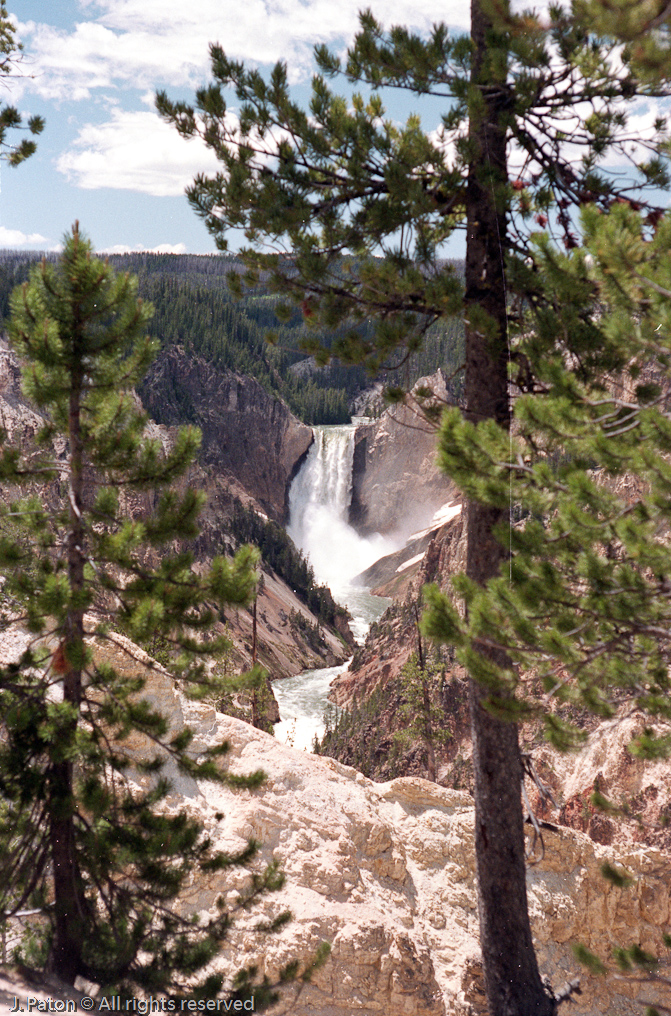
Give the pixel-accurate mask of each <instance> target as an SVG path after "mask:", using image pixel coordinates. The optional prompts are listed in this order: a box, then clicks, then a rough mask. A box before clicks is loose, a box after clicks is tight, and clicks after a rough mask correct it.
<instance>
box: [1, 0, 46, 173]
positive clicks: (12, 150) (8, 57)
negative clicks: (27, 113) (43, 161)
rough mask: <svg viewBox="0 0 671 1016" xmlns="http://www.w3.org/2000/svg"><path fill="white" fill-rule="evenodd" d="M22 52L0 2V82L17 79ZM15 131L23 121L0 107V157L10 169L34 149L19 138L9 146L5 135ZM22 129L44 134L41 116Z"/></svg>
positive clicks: (13, 111) (31, 143)
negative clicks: (17, 141) (18, 140)
mask: <svg viewBox="0 0 671 1016" xmlns="http://www.w3.org/2000/svg"><path fill="white" fill-rule="evenodd" d="M22 48H23V47H22V46H21V43H20V42H17V40H16V31H15V28H14V25H13V23H12V21H11V20H10V18H9V16H8V14H7V3H6V0H0V78H12V77H16V76H17V67H18V65H19V64H20V61H21V50H22ZM16 129H19V130H21V129H23V118H22V116H21V114H20V113H19V111H18V109H17V108H16V106H7V105H2V106H0V153H2V157H3V158H4V159H6V161H7V162H8V163H9V165H10V166H18V165H19V163H21V162H23V161H24V160H25V159H27V158H29V157H30V156H31V155H33V153H34V152H35V150H36V148H37V146H36V144H35V142H34V141H32V140H31V139H30V138H23V139H22V140H21V141H20V142H19V143H18V145H17V144H9V143H8V142H7V132H8V131H10V130H16ZM25 129H27V130H28V132H29V134H31V135H32V136H33V137H35V136H36V135H38V134H41V133H42V131H43V130H44V120H43V119H42V117H41V116H31V117H29V118H28V121H27V124H26V128H25Z"/></svg>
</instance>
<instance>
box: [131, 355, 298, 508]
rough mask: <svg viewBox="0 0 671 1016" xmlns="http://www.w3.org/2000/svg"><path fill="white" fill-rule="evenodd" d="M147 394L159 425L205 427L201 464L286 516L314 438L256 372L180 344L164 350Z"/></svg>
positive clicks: (144, 389)
mask: <svg viewBox="0 0 671 1016" xmlns="http://www.w3.org/2000/svg"><path fill="white" fill-rule="evenodd" d="M141 393H142V401H143V403H144V405H145V406H146V407H147V409H148V411H149V412H150V413H151V415H152V416H153V417H154V419H155V420H157V421H158V422H159V423H162V424H165V425H168V426H176V425H178V424H181V423H184V422H189V423H193V424H195V425H196V426H197V427H199V428H200V430H201V433H202V435H203V443H202V449H201V459H200V460H201V462H202V463H203V464H204V465H206V466H207V467H208V468H210V469H212V470H214V471H215V472H216V473H217V474H218V475H220V476H227V477H229V478H232V479H234V480H235V481H236V482H237V483H239V484H240V485H241V486H242V487H243V488H244V489H245V490H246V491H247V492H248V493H249V494H250V495H251V496H252V497H253V498H254V499H255V501H256V502H257V503H258V504H259V505H260V506H261V507H262V508H263V510H264V511H265V512H266V513H267V514H268V515H270V516H271V517H272V518H274V519H276V520H278V521H284V520H285V517H286V508H287V499H288V494H289V485H290V483H291V480H292V479H293V477H294V476H295V474H296V472H297V470H298V467H299V465H300V463H301V462H302V459H303V457H304V456H305V454H306V452H307V450H308V448H309V447H310V445H311V444H312V440H313V437H312V429H311V428H310V427H307V426H306V425H305V424H303V423H300V421H299V420H297V419H296V417H295V416H293V414H292V413H291V412H290V411H289V409H288V408H287V407H286V406H285V404H284V403H283V402H280V400H279V399H274V398H272V397H271V396H270V395H268V393H267V392H266V391H265V389H264V388H262V386H261V385H260V384H259V382H258V381H256V380H255V379H254V378H251V377H244V376H242V375H240V374H234V373H233V371H230V370H226V369H223V368H221V367H215V366H214V365H213V364H211V363H208V362H207V361H206V360H203V359H201V358H200V357H197V356H194V355H192V354H189V353H186V352H185V351H184V350H183V349H182V348H181V347H178V346H172V347H170V348H167V349H164V350H162V352H161V353H160V354H159V356H158V357H157V359H156V360H155V361H154V363H153V364H152V366H151V368H150V370H149V373H148V374H147V377H146V379H145V381H144V382H143V385H142V390H141Z"/></svg>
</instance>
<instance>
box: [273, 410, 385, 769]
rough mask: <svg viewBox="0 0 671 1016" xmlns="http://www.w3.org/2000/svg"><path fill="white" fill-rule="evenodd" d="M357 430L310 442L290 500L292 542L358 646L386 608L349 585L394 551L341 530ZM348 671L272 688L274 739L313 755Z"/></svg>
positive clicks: (324, 433)
mask: <svg viewBox="0 0 671 1016" xmlns="http://www.w3.org/2000/svg"><path fill="white" fill-rule="evenodd" d="M355 431H356V425H355V424H349V425H344V426H338V427H315V441H314V444H313V445H312V447H311V448H310V451H309V453H308V456H307V458H306V460H305V462H304V463H303V466H302V468H301V470H300V471H299V473H298V474H297V476H296V477H295V479H294V481H293V483H292V485H291V490H290V492H289V525H288V527H287V531H288V533H289V535H290V536H291V538H292V540H293V541H294V543H295V544H296V546H297V547H299V548H300V549H301V550H302V551H303V553H304V554H305V556H306V557H307V558H308V560H309V561H310V564H311V565H312V568H313V569H314V573H315V577H316V579H317V581H318V582H320V583H324V584H325V585H327V586H329V587H330V589H331V592H332V593H333V597H334V599H335V600H336V601H337V602H338V603H341V604H342V605H343V606H346V607H347V608H348V610H349V611H350V613H351V615H352V621H351V623H350V627H351V629H352V634H353V635H354V638H355V639H356V641H357V643H359V644H362V643H363V641H364V640H365V637H366V634H367V632H368V629H369V628H370V625H371V624H372V622H373V621H376V620H377V619H378V618H379V617H380V616H381V615H382V614H383V613H384V611H385V609H386V607H387V606H388V604H389V603H390V602H391V601H390V600H387V599H385V598H383V597H380V596H373V595H372V594H371V593H370V592H369V591H368V590H367V589H365V588H363V587H361V586H355V585H353V583H352V579H353V578H354V576H355V575H358V574H359V573H360V572H362V571H364V570H365V569H366V568H368V567H369V566H370V565H371V564H373V562H374V561H377V560H378V558H380V557H383V556H384V555H385V554H390V553H392V552H393V551H394V550H397V549H398V546H399V544H398V543H395V542H394V541H392V540H389V539H386V538H385V537H383V536H381V535H380V534H378V533H376V534H374V535H373V536H370V537H361V536H359V534H358V533H357V532H356V530H354V529H353V528H352V527H351V526H350V525H349V523H348V522H347V516H348V510H349V505H350V500H351V497H352V459H353V456H354V434H355ZM347 666H348V664H347V663H343V664H341V665H340V666H338V667H326V668H323V669H321V670H307V671H304V673H302V674H298V675H297V676H296V677H290V678H283V679H281V680H278V681H275V682H274V683H273V691H274V692H275V697H276V698H277V701H278V704H279V707H280V716H281V718H282V719H281V722H280V723H277V724H275V736H276V737H277V738H278V739H279V740H281V741H284V742H285V743H287V744H292V745H293V746H294V747H295V748H301V749H303V750H307V751H309V750H311V748H312V742H313V740H314V737H315V736H317V737H320V736H321V735H322V734H323V733H324V710H325V708H326V704H327V696H328V690H329V686H330V684H331V682H332V681H333V679H334V677H336V676H337V675H338V674H341V673H342V672H343V671H344V670H346V669H347Z"/></svg>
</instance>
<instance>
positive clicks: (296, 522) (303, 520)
mask: <svg viewBox="0 0 671 1016" xmlns="http://www.w3.org/2000/svg"><path fill="white" fill-rule="evenodd" d="M355 433H356V427H355V426H354V425H352V424H350V425H345V426H338V427H315V440H314V443H313V445H312V447H311V448H310V451H309V452H308V455H307V458H306V460H305V462H304V463H303V466H302V467H301V469H300V471H299V473H298V475H297V476H296V477H295V479H294V481H293V483H292V485H291V490H290V491H289V526H288V533H289V535H290V536H291V538H292V540H293V541H294V543H295V544H296V546H297V547H299V548H300V549H301V550H302V551H303V553H304V554H305V556H306V557H307V558H308V560H309V561H310V564H311V565H312V568H313V569H314V573H315V577H316V579H317V581H318V582H320V583H323V584H325V585H327V586H329V587H330V588H331V591H332V592H333V595H334V597H335V598H336V600H339V601H340V602H342V603H346V602H347V601H348V599H349V593H350V590H351V588H352V579H353V578H354V576H355V575H358V574H359V572H362V571H364V569H366V568H368V566H369V565H371V564H373V562H374V561H377V559H378V558H380V557H382V556H383V555H385V554H388V553H391V551H392V550H394V549H396V545H395V544H394V545H392V542H391V541H390V540H387V539H385V538H384V537H382V536H380V535H379V534H378V533H376V534H375V535H373V536H371V537H362V536H359V534H358V533H357V532H356V530H355V529H353V528H352V526H350V525H349V523H348V521H347V516H348V512H349V506H350V501H351V498H352V460H353V458H354V436H355Z"/></svg>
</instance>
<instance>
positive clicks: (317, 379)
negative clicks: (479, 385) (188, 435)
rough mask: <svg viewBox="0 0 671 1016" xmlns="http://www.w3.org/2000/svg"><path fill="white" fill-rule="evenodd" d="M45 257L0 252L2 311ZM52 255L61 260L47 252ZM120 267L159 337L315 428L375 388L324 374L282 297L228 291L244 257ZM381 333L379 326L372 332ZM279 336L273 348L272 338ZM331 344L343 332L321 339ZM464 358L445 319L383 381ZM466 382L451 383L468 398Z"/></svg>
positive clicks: (360, 375) (178, 258) (341, 372)
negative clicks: (257, 386) (131, 277)
mask: <svg viewBox="0 0 671 1016" xmlns="http://www.w3.org/2000/svg"><path fill="white" fill-rule="evenodd" d="M39 256H40V255H37V254H31V253H26V252H22V251H2V252H0V315H1V316H2V318H3V319H4V318H6V316H7V315H8V313H9V296H10V294H11V292H12V290H13V288H14V286H16V285H17V284H19V283H21V282H23V281H25V279H26V278H27V275H28V269H29V266H30V262H31V261H35V260H36V259H37V258H38V257H39ZM46 256H47V257H48V258H51V257H54V255H46ZM109 260H110V262H111V263H112V264H114V266H115V268H117V269H119V270H124V271H129V272H133V273H135V274H136V275H137V276H138V278H139V284H140V294H141V296H142V297H143V299H145V300H149V301H151V302H152V303H153V305H154V308H155V313H154V318H153V320H152V323H151V326H150V327H151V332H152V334H153V335H155V336H156V337H157V338H158V339H159V340H160V341H161V343H162V344H164V345H166V346H169V345H174V344H179V345H181V346H183V347H184V348H185V349H186V350H187V351H188V350H191V351H192V352H193V353H194V354H195V355H197V356H201V357H203V358H204V359H206V360H208V361H210V362H211V363H213V364H215V365H216V366H219V367H224V368H228V369H229V370H232V371H235V372H236V373H240V374H248V375H251V376H252V377H255V378H256V379H257V380H258V381H259V382H260V383H261V384H262V385H263V387H264V388H265V389H266V391H268V392H269V393H270V394H271V395H275V396H277V397H279V398H281V399H283V400H284V401H285V402H286V403H287V405H288V406H289V408H290V409H291V410H292V412H293V413H295V415H296V416H298V417H299V419H301V420H303V422H305V423H307V424H309V425H315V424H337V423H346V422H349V419H350V416H351V410H352V403H353V401H354V399H355V398H356V397H357V395H359V394H360V393H361V392H363V391H364V390H365V389H366V388H368V387H370V385H371V379H370V378H369V377H367V376H366V374H365V372H364V370H363V368H362V367H356V366H354V367H348V366H344V365H343V364H341V363H339V362H338V361H337V360H334V361H333V362H331V363H330V364H329V365H328V366H327V367H322V368H317V367H316V366H315V364H314V362H313V361H312V360H311V359H310V358H309V357H307V355H306V353H305V352H303V351H302V348H301V347H302V345H303V343H304V342H305V341H306V340H308V339H310V340H314V338H315V333H314V331H312V330H310V331H308V329H307V328H306V325H305V323H304V321H303V317H302V315H301V313H300V312H299V311H298V310H296V312H295V314H293V315H292V316H291V317H290V319H289V320H288V321H287V322H281V321H278V319H277V317H276V315H275V307H276V306H277V304H278V302H279V298H278V297H275V296H272V295H269V294H267V293H264V292H263V289H262V287H258V288H257V290H255V291H252V292H248V293H246V294H245V296H244V297H243V298H242V299H240V300H238V299H235V298H234V297H233V296H232V295H231V294H230V293H229V291H228V289H227V285H226V276H227V275H228V274H229V273H230V272H236V273H237V272H241V271H242V270H243V266H242V263H241V262H240V261H238V260H237V259H236V258H235V256H228V255H220V254H213V255H194V254H150V253H146V252H142V253H133V254H115V255H110V258H109ZM363 328H364V331H365V330H372V323H368V324H367V325H365V326H363ZM270 330H272V331H273V332H274V333H275V336H276V342H275V344H274V345H270V344H269V343H268V342H267V341H266V335H267V333H268V332H269V331H270ZM318 337H319V338H320V339H321V341H322V342H323V343H324V345H326V346H327V347H328V346H329V345H330V343H331V341H332V339H333V337H334V336H329V335H326V334H324V335H321V336H318ZM462 357H463V326H462V324H461V322H460V321H457V320H447V321H440V322H438V323H436V324H435V325H433V326H432V328H431V329H430V330H429V332H428V334H427V336H426V338H425V341H424V343H423V347H422V349H421V351H420V352H418V353H415V354H414V355H413V356H412V357H411V358H410V360H409V361H408V362H407V363H406V364H404V366H403V367H402V368H401V369H400V370H399V371H398V372H397V376H396V375H395V374H394V373H392V372H388V373H387V374H386V375H385V376H384V377H383V378H382V380H383V381H384V382H385V383H387V384H391V385H396V384H400V385H403V386H405V387H410V386H411V385H412V384H413V383H414V382H415V381H416V380H417V379H418V378H419V377H423V376H425V375H428V374H432V373H433V372H434V371H435V370H436V369H437V368H438V367H442V368H443V369H444V370H445V371H446V373H447V374H448V375H450V374H452V373H453V372H455V371H457V370H458V367H459V365H460V363H461V361H462ZM460 385H461V379H460V377H459V376H457V377H456V378H455V380H454V382H453V383H452V389H453V393H454V394H455V395H457V396H458V395H459V394H460Z"/></svg>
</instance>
